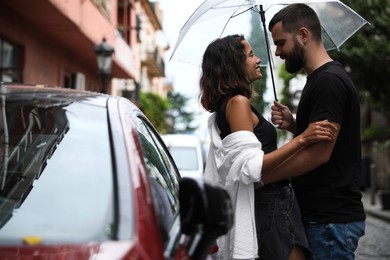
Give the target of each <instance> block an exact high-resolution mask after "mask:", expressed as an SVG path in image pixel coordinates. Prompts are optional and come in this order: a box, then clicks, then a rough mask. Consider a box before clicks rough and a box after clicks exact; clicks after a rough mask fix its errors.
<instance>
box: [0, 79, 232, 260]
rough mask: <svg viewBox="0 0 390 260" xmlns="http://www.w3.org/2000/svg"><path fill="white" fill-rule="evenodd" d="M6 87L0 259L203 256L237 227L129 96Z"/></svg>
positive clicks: (226, 201)
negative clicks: (186, 172)
mask: <svg viewBox="0 0 390 260" xmlns="http://www.w3.org/2000/svg"><path fill="white" fill-rule="evenodd" d="M0 87H1V92H0V97H1V109H0V111H1V113H0V134H1V136H0V141H1V146H0V158H1V159H0V182H1V183H0V259H51V260H53V259H153V260H156V259H205V258H206V257H207V254H208V252H209V250H210V247H211V246H212V245H213V243H214V241H215V239H216V238H217V237H218V236H220V235H222V234H224V233H226V231H227V230H228V229H229V228H230V227H231V224H232V217H233V216H232V213H231V202H230V198H229V196H228V195H227V193H226V192H225V191H224V190H222V189H219V188H216V187H211V186H208V185H205V184H203V183H200V182H199V181H195V180H192V179H188V178H181V177H180V175H179V172H178V170H177V167H176V165H175V164H174V161H173V160H172V157H171V155H170V154H169V152H168V150H167V149H166V147H165V145H164V143H163V141H162V140H161V137H160V136H159V134H158V133H157V131H156V130H155V128H154V127H153V126H152V124H151V123H150V122H149V120H148V119H147V118H146V117H145V115H144V114H143V113H142V112H141V111H140V110H139V109H138V108H137V107H136V106H135V105H133V104H132V103H131V102H130V101H129V100H128V99H125V98H122V97H114V96H109V95H103V94H99V93H92V92H81V91H76V90H70V89H64V88H50V87H36V86H25V85H17V84H4V83H2V84H1V85H0Z"/></svg>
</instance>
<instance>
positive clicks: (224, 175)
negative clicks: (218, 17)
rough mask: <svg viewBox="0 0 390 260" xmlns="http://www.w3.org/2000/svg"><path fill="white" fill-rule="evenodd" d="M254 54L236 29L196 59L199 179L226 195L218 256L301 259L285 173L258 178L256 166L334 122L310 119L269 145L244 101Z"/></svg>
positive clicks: (254, 74)
mask: <svg viewBox="0 0 390 260" xmlns="http://www.w3.org/2000/svg"><path fill="white" fill-rule="evenodd" d="M260 63H261V60H260V59H259V58H257V57H256V56H255V55H254V53H253V50H252V48H251V46H250V44H249V43H248V42H247V41H246V40H245V38H244V37H243V36H242V35H230V36H226V37H224V38H221V39H217V40H215V41H213V42H212V43H210V45H209V46H208V47H207V49H206V51H205V53H204V56H203V61H202V74H201V78H200V102H201V104H202V106H203V107H204V108H205V109H206V110H207V111H209V112H212V115H211V116H210V118H209V134H210V137H211V145H210V151H209V156H208V160H207V164H206V171H205V178H206V181H208V182H211V183H213V184H218V185H222V186H224V187H225V188H226V189H227V190H228V191H229V192H230V195H231V197H232V201H233V205H234V210H235V212H234V213H235V222H234V225H233V228H232V229H231V230H230V231H229V233H228V234H227V235H225V236H223V237H221V238H219V239H218V241H217V244H218V247H219V251H218V252H217V258H219V259H254V258H257V257H260V259H283V260H285V259H305V254H306V253H308V252H309V251H308V245H307V240H306V237H305V233H304V229H303V226H302V223H301V220H300V211H299V208H298V206H297V204H296V200H295V197H294V193H293V191H292V189H291V186H290V184H289V181H288V180H285V181H280V182H276V183H272V184H267V185H265V186H263V185H262V183H261V174H267V172H271V171H272V170H273V169H274V168H275V167H277V166H278V165H279V164H280V163H282V162H283V161H284V160H286V159H287V158H288V157H290V156H291V155H292V154H294V153H295V152H296V151H298V150H300V149H304V147H305V146H307V145H310V144H311V143H313V142H319V141H331V140H333V139H334V126H333V125H332V124H331V123H329V122H327V121H322V122H317V123H313V124H312V125H310V126H309V128H308V129H307V130H306V131H305V132H304V133H302V134H301V135H300V136H297V137H296V138H294V139H293V140H291V141H290V142H289V143H287V144H286V145H284V146H282V147H281V148H279V149H277V138H276V137H277V136H276V130H275V128H274V127H273V126H272V125H271V124H270V123H269V122H268V121H267V120H265V119H264V117H263V116H262V115H261V114H259V113H258V112H257V111H256V110H255V109H254V108H253V107H252V106H251V104H250V98H251V97H252V89H251V83H253V82H254V81H256V80H258V79H261V78H262V74H261V71H260Z"/></svg>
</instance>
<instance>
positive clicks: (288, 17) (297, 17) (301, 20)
mask: <svg viewBox="0 0 390 260" xmlns="http://www.w3.org/2000/svg"><path fill="white" fill-rule="evenodd" d="M278 22H282V25H283V30H284V31H285V32H288V33H296V32H297V31H298V30H299V29H300V28H302V27H306V28H307V29H309V30H310V31H311V32H312V35H313V39H314V40H316V41H320V40H321V24H320V20H319V19H318V16H317V14H316V12H315V11H314V10H313V9H312V8H311V7H309V6H308V5H306V4H291V5H288V6H286V7H285V8H283V9H282V10H280V11H279V12H277V13H276V14H275V15H274V16H273V17H272V19H271V21H270V22H269V25H268V30H269V31H271V30H272V28H273V27H274V26H275V24H276V23H278Z"/></svg>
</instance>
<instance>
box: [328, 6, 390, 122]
mask: <svg viewBox="0 0 390 260" xmlns="http://www.w3.org/2000/svg"><path fill="white" fill-rule="evenodd" d="M343 2H344V3H345V4H347V5H348V6H350V7H351V8H352V9H353V10H355V11H356V12H357V13H358V14H360V15H361V16H362V17H364V18H365V19H367V20H368V21H369V22H370V25H365V26H363V28H361V29H360V30H359V31H358V32H357V33H356V34H355V35H354V36H353V37H351V38H350V39H349V40H348V41H346V42H345V43H344V44H343V45H342V46H341V48H340V52H331V53H330V54H331V56H332V57H333V58H335V59H337V60H339V61H340V62H341V63H342V64H343V66H344V67H346V69H347V71H348V73H349V74H350V76H351V78H352V80H353V81H354V83H355V85H356V87H357V89H358V90H359V92H360V94H361V97H362V99H363V100H365V101H367V102H368V103H369V104H370V105H371V106H372V108H374V109H375V110H377V111H378V112H380V113H381V114H383V116H384V117H385V118H386V119H387V123H388V124H389V123H390V102H389V100H390V80H389V75H390V44H389V39H390V26H389V25H390V4H389V2H388V0H366V1H354V0H345V1H343Z"/></svg>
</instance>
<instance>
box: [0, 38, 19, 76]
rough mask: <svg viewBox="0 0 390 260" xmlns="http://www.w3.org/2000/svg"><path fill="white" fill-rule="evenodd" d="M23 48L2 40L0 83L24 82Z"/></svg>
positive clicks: (0, 41)
mask: <svg viewBox="0 0 390 260" xmlns="http://www.w3.org/2000/svg"><path fill="white" fill-rule="evenodd" d="M21 52H22V51H21V48H20V47H18V46H16V45H13V44H11V43H10V42H7V41H5V40H4V39H1V38H0V81H3V82H22V59H21Z"/></svg>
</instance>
